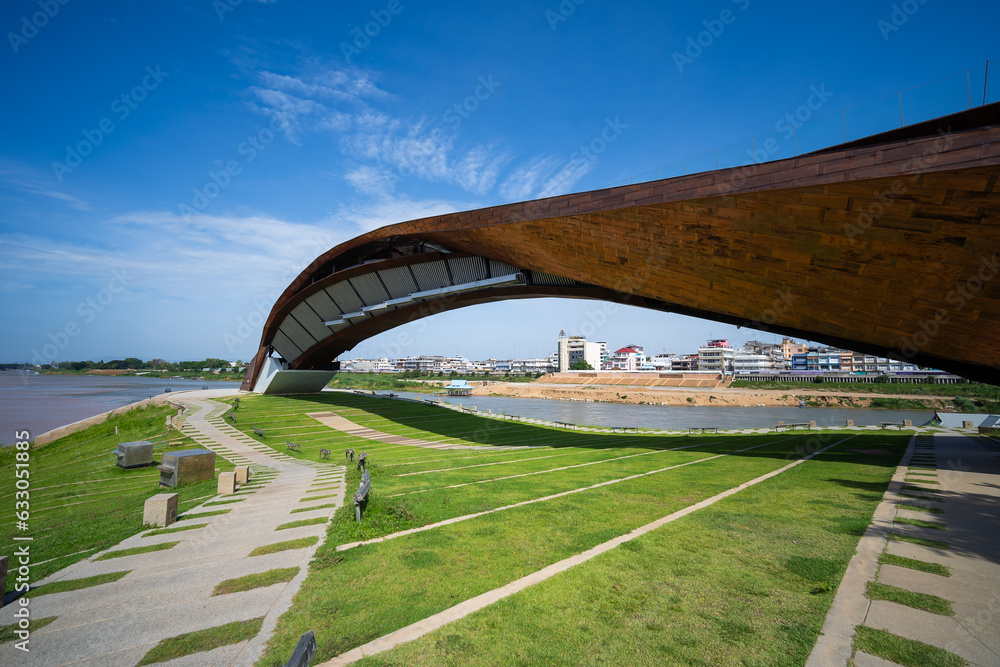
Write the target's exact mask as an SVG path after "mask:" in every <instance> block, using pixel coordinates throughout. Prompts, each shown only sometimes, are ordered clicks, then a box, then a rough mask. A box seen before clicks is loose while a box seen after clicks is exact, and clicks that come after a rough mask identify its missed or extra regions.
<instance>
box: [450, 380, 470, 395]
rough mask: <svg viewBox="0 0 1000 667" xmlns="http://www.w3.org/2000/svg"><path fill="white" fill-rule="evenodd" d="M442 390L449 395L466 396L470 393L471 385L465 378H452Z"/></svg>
mask: <svg viewBox="0 0 1000 667" xmlns="http://www.w3.org/2000/svg"><path fill="white" fill-rule="evenodd" d="M444 390H445V391H446V392H448V395H449V396H468V395H470V394H471V393H472V385H470V384H469V383H468V382H466V381H465V380H452V381H451V384H448V385H446V386H445V388H444Z"/></svg>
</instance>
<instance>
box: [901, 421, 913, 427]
mask: <svg viewBox="0 0 1000 667" xmlns="http://www.w3.org/2000/svg"><path fill="white" fill-rule="evenodd" d="M911 426H913V420H911V419H904V420H903V428H910V427H911Z"/></svg>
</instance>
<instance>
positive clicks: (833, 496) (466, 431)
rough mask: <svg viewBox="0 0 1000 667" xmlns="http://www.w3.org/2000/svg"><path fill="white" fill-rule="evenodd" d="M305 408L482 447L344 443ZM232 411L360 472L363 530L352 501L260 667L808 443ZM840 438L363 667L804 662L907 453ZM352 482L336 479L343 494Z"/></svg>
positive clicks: (353, 476) (404, 618) (559, 551)
mask: <svg viewBox="0 0 1000 667" xmlns="http://www.w3.org/2000/svg"><path fill="white" fill-rule="evenodd" d="M310 412H334V413H336V414H337V415H339V416H341V417H344V418H346V419H349V420H351V421H353V422H354V423H357V424H359V425H361V426H365V427H368V428H372V429H375V430H378V431H381V432H383V433H389V434H392V435H402V436H407V437H412V438H417V439H420V440H425V441H429V442H435V443H453V444H456V445H465V446H469V445H472V446H478V447H481V449H452V450H440V449H427V448H418V447H413V446H407V445H396V444H391V443H384V442H378V441H373V440H366V439H362V438H357V437H352V436H348V435H346V434H343V433H339V432H336V431H333V430H332V429H329V428H327V427H324V426H323V425H322V424H320V423H319V422H318V421H316V420H315V419H312V418H310V417H307V416H305V415H306V413H310ZM239 414H240V416H241V417H242V418H241V419H240V421H239V423H238V424H237V428H240V429H241V430H244V431H245V432H250V433H252V425H257V426H258V427H260V428H262V429H264V430H265V431H267V433H268V436H267V438H265V439H264V440H263V442H264V443H265V444H268V445H269V446H271V447H273V448H274V449H275V450H276V451H283V450H284V449H285V447H284V440H285V439H289V440H293V441H294V442H298V443H300V444H301V445H302V454H301V455H294V456H296V458H299V456H301V458H305V459H310V460H314V461H318V460H319V459H318V452H319V449H320V448H321V447H322V448H326V449H330V450H332V451H333V452H334V453H335V454H337V453H338V449H339V450H340V451H341V452H342V451H343V449H345V448H348V447H351V448H354V449H355V450H356V451H357V452H358V453H360V452H361V451H366V452H367V453H368V459H369V461H370V462H371V464H372V465H371V467H370V472H371V478H372V491H371V492H370V495H369V500H368V502H367V504H366V506H365V507H364V511H363V519H362V521H361V523H360V524H358V523H356V522H355V520H354V508H353V505H352V504H350V503H348V505H347V506H345V507H342V508H341V509H339V510H338V511H337V512H336V513H335V515H334V517H333V519H332V520H331V524H330V527H329V529H328V532H327V539H326V541H325V543H324V544H323V545H322V546H320V547H319V549H318V551H317V553H316V557H315V558H314V560H313V561H312V563H311V564H310V572H309V575H308V577H307V579H306V581H305V583H304V584H303V587H302V588H301V589H300V590H299V592H298V593H297V595H296V599H295V602H294V607H293V609H294V611H293V613H287V614H285V615H284V616H283V617H282V618H281V619H280V621H279V623H278V628H277V631H276V634H275V636H274V637H272V639H271V640H270V641H269V643H268V649H267V652H266V654H265V656H264V658H263V660H262V661H261V662H260V663H259V664H262V665H280V664H283V662H284V660H286V659H287V656H288V655H289V654H290V652H291V650H292V648H294V646H295V643H296V642H297V641H298V638H299V636H301V635H302V634H303V633H304V632H306V631H307V630H313V631H315V632H316V636H317V641H318V643H319V651H318V653H317V655H316V657H315V658H314V660H315V661H317V662H318V661H321V660H325V659H329V658H331V657H333V656H335V655H337V654H339V653H342V652H344V651H346V650H349V649H350V648H353V647H355V646H358V645H360V644H363V643H365V642H367V641H370V640H372V639H375V638H377V637H380V636H382V635H384V634H387V633H389V632H392V631H394V630H397V629H399V628H402V627H405V626H406V625H409V624H410V623H414V622H416V621H419V620H421V619H423V618H426V617H427V616H429V615H432V614H434V613H437V612H439V611H442V610H444V609H447V608H449V607H451V606H453V605H455V604H457V603H458V602H461V601H462V600H466V599H468V598H471V597H474V596H476V595H478V594H480V593H483V592H486V591H489V590H492V589H494V588H497V587H500V586H503V585H504V584H506V583H508V582H510V581H513V580H515V579H518V578H520V577H523V576H526V575H528V574H531V573H532V572H535V571H537V570H539V569H541V568H543V567H545V566H547V565H549V564H551V563H554V562H557V561H559V560H562V559H564V558H567V557H568V556H571V555H573V554H576V553H578V552H580V551H583V550H586V549H588V548H591V547H593V546H596V545H598V544H601V543H603V542H606V541H607V540H610V539H612V538H614V537H617V536H620V535H623V534H625V533H628V532H629V531H630V530H632V529H634V528H637V527H639V526H642V525H645V524H646V523H649V522H651V521H654V520H656V519H659V518H661V517H663V516H666V515H668V514H670V513H672V512H674V511H676V510H679V509H682V508H684V507H687V506H689V505H691V504H693V503H696V502H698V501H700V500H703V499H705V498H708V497H711V496H713V495H715V494H717V493H720V492H721V491H724V490H727V489H729V488H732V487H734V486H736V485H738V484H741V483H743V482H746V481H749V480H751V479H754V478H755V477H758V476H759V475H762V474H764V473H767V472H771V471H774V470H777V469H778V468H781V467H782V466H784V465H786V464H787V463H788V462H789V461H790V460H795V458H796V454H795V452H796V449H797V448H799V447H802V446H803V445H807V444H810V443H812V442H814V440H813V439H814V438H816V437H817V436H816V434H812V433H800V434H784V433H783V434H780V435H776V434H770V435H753V436H740V437H732V436H729V437H727V436H719V437H697V438H695V437H688V436H680V435H678V436H654V435H642V434H640V435H635V434H629V435H625V434H592V433H580V432H573V431H566V430H562V429H554V428H546V427H539V426H529V425H525V424H520V423H513V422H505V421H500V420H493V419H487V418H482V417H476V416H472V415H466V414H462V413H457V412H454V411H451V410H447V409H441V408H436V407H432V406H427V405H421V404H418V403H411V402H402V401H389V400H382V399H371V398H364V397H359V396H354V395H349V394H325V395H321V396H315V397H284V398H279V397H245V398H241V401H240V410H239ZM272 434H273V435H272ZM848 435H854V436H855V437H853V438H852V439H850V440H848V441H847V442H845V443H844V444H842V445H840V446H838V447H836V448H835V449H833V450H831V451H830V452H828V453H825V454H824V455H822V456H821V457H818V458H817V459H815V460H811V461H808V462H806V463H804V464H802V465H801V466H798V467H796V468H793V469H792V470H790V471H788V472H786V473H784V474H782V475H780V476H779V477H777V478H774V479H771V480H768V481H766V482H763V483H761V484H760V485H758V486H755V487H752V488H751V489H748V490H745V491H742V492H741V493H739V494H737V495H736V496H734V497H732V498H727V499H725V500H723V501H721V502H720V503H718V504H716V505H713V506H712V507H710V508H708V509H705V510H701V511H699V512H697V513H695V514H694V515H691V516H689V517H685V518H683V519H680V520H678V521H677V522H675V523H672V524H668V525H667V526H664V527H663V528H660V529H658V530H657V531H654V532H653V533H650V534H648V535H646V536H644V537H642V538H639V539H636V540H633V541H631V542H629V543H627V544H625V545H623V546H621V547H619V548H617V549H614V550H612V551H611V552H609V553H607V554H604V555H602V556H600V557H598V558H595V559H594V560H592V561H589V562H588V563H585V564H584V565H581V566H578V567H577V568H574V569H572V570H570V571H569V572H566V573H563V574H561V575H558V576H557V577H554V578H553V579H550V580H547V581H546V582H543V583H541V584H538V585H536V586H533V587H531V588H529V589H527V590H525V591H522V592H521V593H518V594H517V595H515V596H513V597H511V598H508V599H506V600H504V601H502V602H500V603H497V604H495V605H492V606H491V607H488V608H486V609H484V610H482V611H480V612H478V613H476V614H473V615H472V616H469V617H468V618H466V619H464V620H461V621H458V622H455V623H451V624H449V625H448V626H446V627H445V628H443V629H442V630H441V631H438V632H436V633H432V634H431V635H428V636H426V637H424V638H422V639H419V640H417V641H415V642H411V643H409V644H406V645H404V646H402V647H400V648H398V649H396V650H394V651H391V652H388V653H384V654H380V655H379V656H376V657H373V658H371V659H369V660H368V661H367V662H365V663H362V664H373V665H374V664H401V665H402V664H407V665H410V664H458V663H466V662H471V663H483V664H567V665H570V664H573V665H575V664H595V663H597V662H600V663H602V664H604V663H609V662H618V663H621V664H635V663H636V662H637V661H638V662H646V663H649V664H801V663H802V662H804V660H805V657H806V656H807V655H808V652H809V651H810V650H811V648H812V644H813V643H814V642H815V639H816V637H817V636H818V632H819V628H820V627H821V625H822V622H823V619H824V617H825V614H826V611H827V609H828V607H829V604H830V602H831V600H832V596H833V592H832V591H835V590H836V587H837V584H838V583H839V581H840V577H841V576H842V573H843V571H844V569H845V568H846V566H847V562H848V561H849V560H850V557H851V555H852V554H853V552H854V548H855V546H856V544H857V541H858V539H859V538H860V536H861V534H862V533H863V532H864V530H865V528H866V527H867V525H868V523H869V521H870V519H871V515H872V513H873V511H874V509H875V506H876V505H877V503H878V501H879V500H880V499H881V497H882V494H883V493H884V491H885V488H886V486H887V485H888V482H889V480H890V479H891V476H892V473H893V472H894V470H895V466H896V465H897V463H898V461H899V458H900V456H901V454H902V452H903V450H904V449H905V445H906V443H907V441H908V436H907V435H900V434H887V433H878V434H874V433H863V434H846V433H844V434H837V435H836V439H841V438H845V437H847V436H848ZM834 441H835V440H834V438H833V437H832V436H831V437H828V438H827V440H826V441H824V444H832V443H833V442H834ZM858 450H888V451H889V452H890V454H889V455H884V454H883V455H876V454H871V453H864V451H858ZM720 455H724V456H721V457H720ZM561 468H565V469H561ZM358 481H359V472H358V471H357V469H356V467H354V466H349V467H348V475H347V489H348V493H351V492H352V491H353V489H355V488H357V484H358ZM602 483H603V484H604V485H602V486H596V487H595V488H590V487H594V486H595V485H601V484H602ZM560 494H562V495H560ZM549 496H557V497H554V498H551V499H548V500H541V499H543V498H546V497H549ZM518 504H520V505H519V506H514V505H518ZM512 506H513V507H512ZM495 509H500V510H501V511H498V512H493V513H489V514H485V515H482V516H477V517H474V518H468V519H467V520H462V521H460V522H459V523H453V524H450V525H445V526H440V527H434V528H430V529H426V530H424V531H423V532H418V533H414V534H410V535H406V536H403V537H398V538H395V539H390V540H387V541H385V542H382V543H376V544H367V545H364V546H359V547H355V548H351V549H348V550H346V551H337V549H336V548H337V546H338V545H343V544H347V543H353V542H355V541H357V540H367V539H371V538H373V537H384V536H392V535H393V533H396V532H398V531H401V530H408V529H412V528H421V527H423V528H427V527H428V526H430V525H431V524H434V523H436V522H439V521H442V520H446V519H455V518H464V517H468V516H469V515H474V514H477V513H481V512H489V511H490V510H495ZM623 628H626V629H627V631H622V629H623Z"/></svg>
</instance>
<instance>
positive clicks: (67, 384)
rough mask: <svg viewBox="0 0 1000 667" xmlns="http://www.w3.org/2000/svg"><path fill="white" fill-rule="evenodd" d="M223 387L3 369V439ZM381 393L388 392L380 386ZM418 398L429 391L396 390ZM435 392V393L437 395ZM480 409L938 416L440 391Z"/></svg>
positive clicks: (659, 424)
mask: <svg viewBox="0 0 1000 667" xmlns="http://www.w3.org/2000/svg"><path fill="white" fill-rule="evenodd" d="M202 387H206V388H212V389H222V388H224V387H232V388H236V387H239V383H238V382H223V381H219V382H214V381H207V382H206V381H203V380H169V379H157V378H147V377H141V376H140V377H108V376H99V375H28V374H26V373H15V372H0V443H6V444H10V443H12V442H14V440H15V436H14V432H15V431H24V430H26V431H28V432H30V433H31V437H34V436H36V435H39V434H41V433H44V432H45V431H49V430H52V429H54V428H58V427H60V426H64V425H66V424H69V423H72V422H75V421H79V420H81V419H86V418H87V417H92V416H94V415H97V414H100V413H102V412H107V411H108V410H113V409H115V408H119V407H121V406H123V405H128V404H130V403H135V402H136V401H141V400H143V399H145V398H149V397H151V396H154V395H156V394H162V393H164V389H168V388H169V389H171V390H173V391H179V390H182V389H201V388H202ZM383 393H384V392H383ZM397 393H399V394H400V395H402V396H407V397H409V398H416V399H427V398H432V396H431V395H429V394H414V393H408V392H397ZM433 398H437V397H436V396H435V397H433ZM442 398H443V400H445V401H447V402H449V403H456V404H458V403H461V404H463V405H465V406H466V407H472V406H475V407H477V408H478V409H479V410H482V411H486V410H492V411H493V412H502V413H507V414H510V415H520V416H522V417H536V418H538V419H546V420H549V421H561V422H568V423H570V424H586V425H593V426H639V427H642V428H650V429H673V430H678V429H680V430H683V429H687V428H688V427H691V426H716V427H718V428H724V429H729V428H764V427H769V426H774V425H775V424H776V423H778V422H779V421H784V422H785V423H794V422H807V421H813V420H814V421H815V422H816V423H817V424H818V425H820V426H843V425H844V423H845V421H846V420H848V419H853V420H854V423H855V424H857V425H859V426H861V425H865V424H878V423H879V422H884V421H895V422H901V421H903V420H904V419H910V420H912V421H913V423H914V424H915V425H920V424H923V423H926V422H928V421H930V419H931V417H932V416H933V415H934V413H933V412H931V411H929V410H928V411H923V410H864V409H859V408H735V407H696V406H691V407H687V406H666V405H628V404H624V403H587V402H584V401H561V400H552V399H537V398H508V397H503V396H468V397H464V398H449V397H442Z"/></svg>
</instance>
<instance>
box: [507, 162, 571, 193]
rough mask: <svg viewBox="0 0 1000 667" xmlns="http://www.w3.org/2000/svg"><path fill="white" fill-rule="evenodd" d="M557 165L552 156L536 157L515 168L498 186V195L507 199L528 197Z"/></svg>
mask: <svg viewBox="0 0 1000 667" xmlns="http://www.w3.org/2000/svg"><path fill="white" fill-rule="evenodd" d="M558 166H559V160H557V159H556V158H554V157H551V156H550V157H537V158H535V159H533V160H531V161H530V162H528V163H527V164H525V165H522V166H520V167H518V168H517V169H515V170H514V171H513V173H511V174H510V175H508V176H507V178H506V180H504V182H503V183H502V184H501V186H500V195H501V196H502V197H503V198H504V199H506V200H509V201H520V200H522V199H528V198H529V197H531V195H532V194H534V193H535V192H537V191H538V189H539V186H540V185H541V183H542V182H543V181H544V180H545V179H546V178H548V176H549V175H550V174H551V173H552V172H553V171H555V169H556V167H558Z"/></svg>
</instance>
